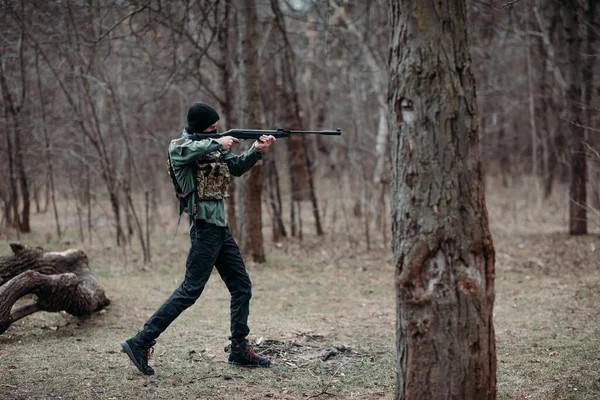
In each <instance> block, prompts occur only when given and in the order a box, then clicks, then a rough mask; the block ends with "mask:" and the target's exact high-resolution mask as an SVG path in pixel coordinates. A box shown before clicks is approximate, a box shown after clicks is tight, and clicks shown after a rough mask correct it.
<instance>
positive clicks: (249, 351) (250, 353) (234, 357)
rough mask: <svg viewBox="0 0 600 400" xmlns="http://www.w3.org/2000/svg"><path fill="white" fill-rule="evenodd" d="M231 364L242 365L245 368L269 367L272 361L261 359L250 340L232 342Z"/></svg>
mask: <svg viewBox="0 0 600 400" xmlns="http://www.w3.org/2000/svg"><path fill="white" fill-rule="evenodd" d="M229 364H233V365H241V366H244V367H269V366H270V365H271V360H269V359H268V358H266V357H260V356H259V355H258V354H256V352H255V351H254V349H253V348H252V346H251V345H250V343H248V340H246V339H244V340H235V339H234V340H232V341H231V353H230V354H229Z"/></svg>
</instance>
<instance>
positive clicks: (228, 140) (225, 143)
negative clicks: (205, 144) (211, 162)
mask: <svg viewBox="0 0 600 400" xmlns="http://www.w3.org/2000/svg"><path fill="white" fill-rule="evenodd" d="M239 141H240V140H239V139H238V138H234V137H233V136H223V137H221V138H218V139H217V142H219V143H221V147H222V148H223V150H229V149H230V148H231V146H233V144H234V143H238V142H239Z"/></svg>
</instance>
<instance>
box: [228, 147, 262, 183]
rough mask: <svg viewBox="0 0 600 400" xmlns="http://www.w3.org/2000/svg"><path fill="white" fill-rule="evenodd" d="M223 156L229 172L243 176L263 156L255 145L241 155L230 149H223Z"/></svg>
mask: <svg viewBox="0 0 600 400" xmlns="http://www.w3.org/2000/svg"><path fill="white" fill-rule="evenodd" d="M223 157H224V159H225V162H226V163H227V166H228V167H229V173H231V175H233V176H242V175H243V174H245V173H246V172H248V171H249V170H250V168H252V167H253V166H254V164H256V163H257V162H258V160H260V159H261V158H262V153H261V152H260V151H256V149H255V148H254V145H252V147H251V148H250V149H249V150H248V151H246V152H244V153H242V154H240V155H237V154H233V153H232V152H230V151H223Z"/></svg>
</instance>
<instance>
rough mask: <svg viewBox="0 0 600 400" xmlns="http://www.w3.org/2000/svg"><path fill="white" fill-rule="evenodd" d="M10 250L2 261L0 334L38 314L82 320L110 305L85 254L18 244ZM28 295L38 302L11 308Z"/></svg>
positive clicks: (0, 265) (0, 260) (12, 245)
mask: <svg viewBox="0 0 600 400" xmlns="http://www.w3.org/2000/svg"><path fill="white" fill-rule="evenodd" d="M10 247H11V249H12V251H13V255H11V256H6V257H1V258H0V334H2V333H3V332H5V331H6V330H7V329H8V327H9V326H10V325H11V324H12V323H13V322H15V321H17V320H19V319H21V318H23V317H26V316H27V315H30V314H33V313H34V312H37V311H49V312H56V311H62V310H64V311H66V312H68V313H69V314H71V315H74V316H77V317H82V316H85V315H89V314H91V313H92V312H95V311H98V310H100V309H102V308H104V307H106V306H107V305H109V304H110V300H109V299H108V298H107V297H106V295H105V293H104V289H102V287H101V286H100V284H99V283H98V281H97V280H96V278H95V277H94V275H92V273H91V271H90V268H89V266H88V258H87V256H86V254H85V253H84V252H83V251H81V250H74V249H71V250H67V251H63V252H45V251H44V250H43V249H41V248H39V247H36V248H31V247H27V246H23V245H21V244H17V243H12V244H11V245H10ZM27 294H35V295H36V296H37V299H36V300H35V301H34V302H31V303H29V304H26V305H24V306H21V307H18V308H16V309H12V307H13V305H14V304H15V302H16V301H17V300H18V299H20V298H21V297H23V296H25V295H27ZM11 309H12V310H11Z"/></svg>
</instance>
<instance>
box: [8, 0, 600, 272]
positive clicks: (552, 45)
mask: <svg viewBox="0 0 600 400" xmlns="http://www.w3.org/2000/svg"><path fill="white" fill-rule="evenodd" d="M564 4H566V3H564V2H561V1H539V2H538V1H533V0H529V1H524V2H520V3H515V4H513V5H510V6H507V7H503V4H501V2H485V1H469V2H468V10H469V18H470V21H469V28H470V33H471V37H472V49H471V52H472V59H473V68H474V71H475V74H476V82H477V95H478V99H479V112H480V119H481V146H482V152H483V159H484V160H485V162H484V168H485V172H486V178H487V179H488V180H489V181H493V182H494V183H493V185H494V187H498V186H500V187H504V188H507V187H515V186H526V187H527V189H528V190H527V197H528V199H529V200H531V201H535V202H537V204H538V206H539V207H543V202H544V201H545V200H547V199H548V198H551V197H552V195H553V194H555V195H558V196H562V197H564V196H567V195H568V193H567V189H565V186H564V185H568V184H569V182H570V181H571V179H570V175H571V173H573V174H576V175H582V176H583V175H586V168H585V167H582V166H581V161H577V160H580V159H582V158H583V159H585V160H586V164H587V176H588V187H587V200H585V199H583V198H581V196H579V197H577V198H575V199H574V201H576V202H578V204H580V205H581V208H584V209H587V214H588V217H589V218H590V226H591V227H592V228H593V227H595V226H596V227H597V225H598V208H599V203H600V201H599V194H598V193H599V189H598V174H599V172H598V169H599V168H598V150H597V149H598V147H599V146H598V141H599V140H600V139H599V138H600V135H598V131H597V128H594V126H598V95H599V93H598V90H596V89H597V88H598V78H597V75H598V74H597V69H598V63H597V62H596V56H597V48H598V43H597V35H598V32H597V28H598V27H597V21H596V20H594V17H595V15H596V14H595V13H596V11H595V8H594V7H595V2H594V1H592V0H590V1H589V4H583V2H582V3H581V9H580V10H579V11H580V12H579V13H577V18H578V21H577V25H576V26H577V29H576V31H575V32H572V31H570V30H569V29H567V28H568V27H567V25H566V23H565V21H564V16H563V13H562V11H563V10H562V9H563V7H565V5H564ZM242 6H243V5H242ZM238 8H240V5H238V4H236V3H235V2H227V1H198V2H195V1H182V2H178V1H169V2H160V1H157V2H153V1H148V2H131V1H106V2H102V1H90V2H86V1H83V2H79V1H66V2H32V1H21V2H17V1H6V2H2V10H1V11H2V14H1V18H2V24H1V26H2V28H1V29H2V33H1V41H0V46H2V53H1V54H2V63H1V67H2V68H1V70H0V72H1V75H0V78H1V80H0V82H1V83H2V85H1V88H2V120H1V125H0V128H1V129H2V137H3V140H2V141H1V143H0V146H1V148H0V151H1V154H2V158H1V160H0V162H1V163H2V170H3V171H6V172H7V173H6V176H7V178H8V179H5V180H3V181H2V183H1V185H0V207H1V212H2V217H1V221H0V223H1V225H2V227H3V232H5V233H4V235H5V236H7V235H10V236H11V237H14V236H15V235H16V234H17V232H29V231H31V230H32V225H33V229H35V222H32V220H35V218H36V216H37V215H39V214H45V213H52V214H53V215H54V222H53V225H54V226H55V229H54V233H53V235H54V236H58V237H60V236H62V235H65V234H66V235H68V236H72V237H74V238H75V237H76V238H77V239H78V240H80V241H86V240H94V238H93V236H94V228H97V227H99V226H110V227H112V236H113V239H111V240H113V241H115V242H116V243H117V244H118V245H119V246H127V245H128V244H132V245H136V246H137V245H141V247H143V248H148V251H146V250H144V253H145V254H146V253H147V254H146V258H147V260H146V261H149V259H150V257H151V252H150V250H149V249H150V248H151V243H150V244H148V243H147V242H148V241H149V240H150V238H149V237H150V233H153V232H155V231H156V230H157V229H159V227H160V229H161V230H162V228H163V227H165V223H170V221H172V220H174V219H175V217H174V216H175V211H174V210H175V202H174V201H173V196H172V193H171V192H172V190H171V186H170V182H169V180H168V176H167V174H166V173H165V169H166V167H165V166H164V164H165V162H164V161H163V159H164V158H165V148H166V145H167V144H168V142H169V140H170V139H172V138H175V137H178V136H179V135H180V134H181V130H182V129H183V127H184V126H185V113H186V112H187V107H188V106H189V105H190V104H191V103H192V102H194V101H197V100H202V101H205V102H208V103H210V104H213V105H214V106H215V107H216V108H217V109H218V110H219V111H220V113H221V129H229V128H232V127H247V128H264V129H269V128H276V127H286V128H304V129H321V128H336V127H339V128H342V130H343V132H344V135H343V137H342V139H341V140H339V138H330V137H307V138H305V139H294V140H287V141H284V140H282V141H281V142H280V143H278V144H277V146H275V149H274V150H273V151H272V152H271V153H270V154H269V157H268V159H267V160H265V162H264V163H263V169H264V172H263V173H261V178H260V180H261V181H262V182H256V183H254V184H255V185H259V186H260V187H261V188H262V187H263V186H264V205H265V207H264V210H265V214H266V215H265V217H266V218H268V219H269V221H274V222H268V223H266V222H265V223H266V225H267V226H272V227H273V228H272V234H273V236H274V238H275V240H278V238H279V237H281V236H284V235H286V234H287V235H292V236H300V235H301V234H302V232H310V233H322V232H323V231H328V232H332V233H333V232H338V231H339V229H341V226H342V225H343V224H347V223H348V220H349V219H351V220H352V221H353V222H354V221H356V222H358V221H360V230H361V231H360V234H359V233H358V232H357V231H354V232H357V233H356V234H355V235H353V236H356V239H358V238H360V242H361V243H366V245H367V246H370V241H371V237H372V236H379V235H386V232H387V231H388V230H389V226H386V222H387V218H385V217H384V216H386V215H387V211H386V210H389V208H386V201H387V200H386V199H387V193H388V192H389V181H390V173H389V170H390V161H389V155H388V153H389V152H388V151H387V147H388V143H389V135H388V128H387V115H388V112H387V103H386V97H387V82H388V79H387V72H386V71H387V57H388V41H389V32H388V26H387V18H388V15H387V8H386V5H385V3H384V2H383V1H367V2H358V1H341V0H339V1H314V2H311V1H287V2H278V1H271V2H268V1H258V2H257V5H256V10H257V12H256V14H252V15H247V14H248V13H247V12H245V11H244V10H248V9H249V8H248V7H245V8H244V7H241V8H240V9H238ZM247 22H249V26H250V27H251V29H250V30H249V31H246V29H245V26H246V25H247V24H246V23H247ZM253 28H255V29H256V32H253ZM249 41H250V42H252V41H255V43H249ZM571 48H573V49H574V51H573V52H571V51H570V49H571ZM249 49H255V50H256V52H255V53H252V54H248V53H249ZM254 56H256V57H255V58H256V59H255V60H253V61H255V64H256V68H257V70H256V71H254V70H253V69H251V70H250V71H248V68H247V65H248V64H247V63H246V62H245V61H247V58H248V57H250V58H254ZM244 57H246V58H244ZM253 65H254V64H253ZM249 74H252V75H251V77H252V78H251V79H250V80H249V79H248V76H249ZM571 77H573V78H576V79H575V85H574V86H570V85H569V82H571V81H573V80H572V79H571ZM254 85H256V86H257V87H256V90H254ZM248 88H250V90H248ZM249 94H250V96H249ZM256 96H258V97H256ZM249 116H250V118H251V119H252V123H250V121H249ZM580 136H581V137H585V140H583V143H580V141H577V140H576V138H577V137H580ZM577 143H580V145H581V148H579V147H576V145H577ZM307 165H308V168H306V166H307ZM572 165H574V167H573V168H571V166H572ZM255 180H256V179H255ZM253 181H254V180H253ZM557 184H558V186H557ZM238 186H240V187H238V189H237V196H235V197H234V198H233V201H231V202H230V203H229V204H228V205H229V206H230V207H229V208H230V209H235V211H236V212H237V221H238V225H240V226H244V223H245V222H244V221H245V219H246V214H247V212H246V207H245V201H244V199H245V195H244V193H245V191H244V187H243V186H245V182H240V184H239V185H238ZM261 190H262V189H261ZM259 192H260V191H259ZM573 193H575V192H572V193H571V195H570V196H571V198H573ZM512 201H513V203H514V204H513V207H515V208H518V205H517V204H516V203H518V202H519V201H520V199H518V198H513V199H512ZM586 201H587V203H586ZM581 203H586V204H581ZM236 204H237V206H238V207H237V208H236V207H235V205H236ZM251 206H252V205H251ZM302 209H304V210H305V211H307V210H311V213H308V215H307V216H306V217H305V218H300V217H301V216H302V215H303V214H302ZM565 211H566V210H565ZM230 212H231V213H233V212H234V211H233V210H231V211H230ZM230 215H233V214H230ZM315 217H316V218H315ZM356 217H358V218H356ZM230 221H233V219H232V218H231V217H230ZM265 221H266V219H265ZM315 222H317V225H316V226H315ZM234 225H235V224H234ZM166 226H170V225H166ZM300 226H302V227H301V228H300ZM565 228H566V227H565ZM357 229H358V228H357ZM346 232H349V230H347V229H346ZM238 235H239V237H240V241H241V242H242V244H244V243H245V240H244V230H243V229H241V230H238ZM384 240H387V238H385V237H384Z"/></svg>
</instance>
